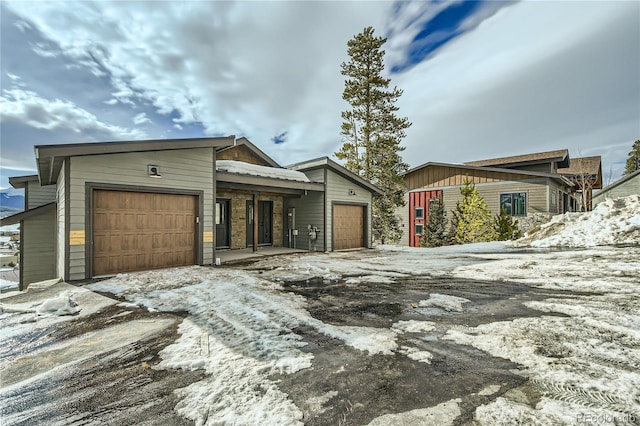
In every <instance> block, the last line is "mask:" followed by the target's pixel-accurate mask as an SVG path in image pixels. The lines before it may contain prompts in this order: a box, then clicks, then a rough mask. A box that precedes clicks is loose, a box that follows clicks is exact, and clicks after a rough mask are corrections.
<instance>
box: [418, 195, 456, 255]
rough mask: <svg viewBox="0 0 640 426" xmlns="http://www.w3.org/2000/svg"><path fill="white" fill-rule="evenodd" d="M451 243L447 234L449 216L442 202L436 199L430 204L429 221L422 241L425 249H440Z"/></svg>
mask: <svg viewBox="0 0 640 426" xmlns="http://www.w3.org/2000/svg"><path fill="white" fill-rule="evenodd" d="M448 242H449V236H448V233H447V215H446V212H445V209H444V204H443V203H442V200H439V199H436V200H433V201H432V202H430V203H429V220H428V221H427V226H426V229H425V232H424V237H423V239H421V240H420V243H421V245H423V246H424V247H440V246H443V245H445V244H447V243H448Z"/></svg>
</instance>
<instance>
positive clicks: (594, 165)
mask: <svg viewBox="0 0 640 426" xmlns="http://www.w3.org/2000/svg"><path fill="white" fill-rule="evenodd" d="M558 173H560V174H561V175H564V176H568V177H577V176H585V175H586V176H595V177H596V181H595V183H594V185H593V187H592V188H593V189H600V188H602V165H601V159H600V156H599V155H596V156H593V157H580V158H573V159H571V164H570V165H569V167H563V168H559V169H558Z"/></svg>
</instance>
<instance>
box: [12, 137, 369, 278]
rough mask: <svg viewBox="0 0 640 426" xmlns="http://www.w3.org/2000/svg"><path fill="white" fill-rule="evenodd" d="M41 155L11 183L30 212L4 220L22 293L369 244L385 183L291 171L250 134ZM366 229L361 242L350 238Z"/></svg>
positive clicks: (338, 172) (331, 168)
mask: <svg viewBox="0 0 640 426" xmlns="http://www.w3.org/2000/svg"><path fill="white" fill-rule="evenodd" d="M35 154H36V162H37V169H38V174H37V175H35V176H25V177H17V178H12V180H11V184H12V185H13V186H14V187H17V188H24V189H25V193H26V197H27V209H26V210H25V211H24V212H22V213H19V214H16V215H13V216H9V217H7V218H4V219H2V221H1V223H0V225H2V226H4V225H8V224H15V223H20V224H21V225H22V226H21V232H22V234H23V235H22V238H21V240H22V241H24V244H22V246H21V259H22V262H21V271H22V274H21V282H20V287H21V288H22V289H23V288H25V287H26V286H27V285H28V284H29V283H30V282H34V281H39V280H44V279H50V278H56V277H61V278H63V279H65V280H67V281H69V280H71V281H73V280H84V279H89V278H93V277H97V276H108V275H114V274H117V273H122V272H130V271H139V270H147V269H156V268H164V267H174V266H184V265H194V264H197V265H211V264H214V263H215V261H216V250H233V249H245V248H247V247H249V248H251V249H253V250H258V248H259V247H262V246H276V247H277V246H289V247H297V248H304V249H307V248H309V249H312V250H313V249H317V250H328V251H332V250H338V249H345V248H359V247H369V246H370V242H369V239H370V238H369V236H370V235H371V230H370V226H371V225H370V224H371V200H372V197H373V196H375V195H377V194H379V193H380V191H379V190H378V189H377V188H376V187H375V186H373V185H371V184H370V183H368V182H366V181H363V180H362V179H359V178H357V177H355V176H353V175H352V174H351V172H349V171H347V170H346V169H344V168H343V167H342V166H340V165H337V164H335V163H332V162H331V164H329V163H327V164H326V165H324V166H323V165H318V167H317V168H314V167H316V165H315V164H314V165H313V167H309V168H308V174H307V172H305V170H303V169H304V168H305V167H300V170H295V168H292V169H286V168H284V167H282V166H280V165H279V164H277V163H276V162H275V161H274V160H273V159H272V158H270V157H269V156H268V155H266V154H265V153H264V152H262V151H261V150H260V149H258V148H257V147H256V146H255V145H253V144H252V143H251V142H250V141H249V140H248V139H246V138H240V139H236V138H235V137H234V136H227V137H217V138H196V139H177V140H151V141H129V142H102V143H86V144H68V145H40V146H36V147H35ZM323 168H326V173H324V172H323V173H324V174H322V176H319V174H318V173H317V170H320V169H323ZM334 175H335V176H334ZM345 186H347V187H348V191H352V192H353V195H351V192H348V191H347V190H346V189H345ZM327 206H331V208H327ZM347 206H349V207H353V206H359V208H358V209H356V208H355V207H354V208H349V207H347ZM308 212H321V214H320V215H316V216H309V215H308V214H307V213H308ZM328 215H330V216H328ZM311 219H313V220H314V222H311V221H310V220H311ZM345 223H346V224H347V225H345ZM356 223H359V224H361V228H360V229H359V230H358V232H357V234H358V237H356V235H355V234H353V235H351V234H349V236H348V237H347V238H346V240H345V238H343V229H347V228H348V229H349V230H350V231H351V228H352V227H354V225H353V224H356ZM354 232H355V231H354ZM313 237H315V238H313ZM360 237H361V238H360ZM308 240H312V244H310V243H309V241H308Z"/></svg>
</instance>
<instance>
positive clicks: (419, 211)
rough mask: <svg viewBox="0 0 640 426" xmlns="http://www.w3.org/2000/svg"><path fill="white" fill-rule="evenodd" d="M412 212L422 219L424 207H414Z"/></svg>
mask: <svg viewBox="0 0 640 426" xmlns="http://www.w3.org/2000/svg"><path fill="white" fill-rule="evenodd" d="M414 213H415V218H416V219H424V207H416V208H415V211H414Z"/></svg>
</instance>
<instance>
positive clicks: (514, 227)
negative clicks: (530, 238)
mask: <svg viewBox="0 0 640 426" xmlns="http://www.w3.org/2000/svg"><path fill="white" fill-rule="evenodd" d="M493 227H494V229H495V231H496V237H497V239H498V241H506V240H517V239H518V238H520V237H522V232H520V228H519V227H518V221H517V220H516V219H514V218H513V217H511V216H509V215H508V214H507V211H506V210H505V209H504V208H502V209H500V214H497V215H496V216H495V217H494V218H493Z"/></svg>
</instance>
